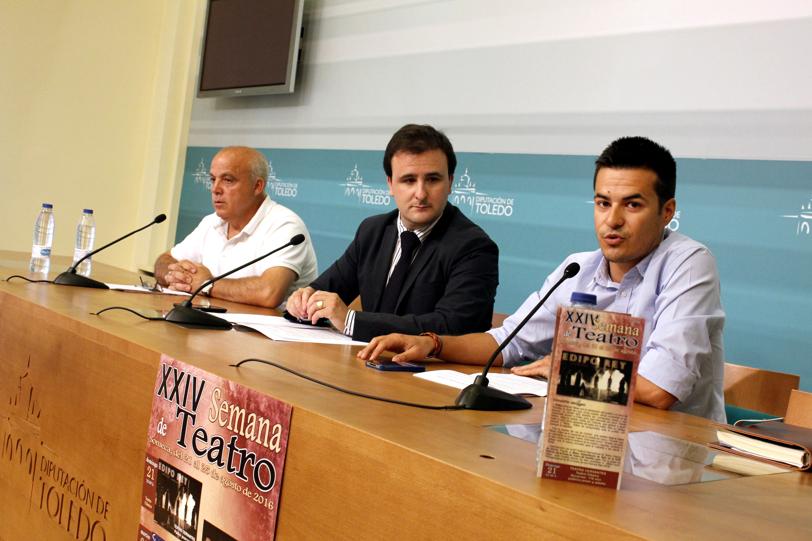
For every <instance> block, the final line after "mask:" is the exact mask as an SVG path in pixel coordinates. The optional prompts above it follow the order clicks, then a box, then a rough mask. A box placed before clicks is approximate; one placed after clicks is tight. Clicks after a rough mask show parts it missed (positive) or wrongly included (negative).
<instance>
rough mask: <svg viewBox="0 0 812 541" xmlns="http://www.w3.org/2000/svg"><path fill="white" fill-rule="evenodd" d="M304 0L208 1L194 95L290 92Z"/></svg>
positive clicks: (296, 57)
mask: <svg viewBox="0 0 812 541" xmlns="http://www.w3.org/2000/svg"><path fill="white" fill-rule="evenodd" d="M303 5H304V0H209V4H208V13H207V15H206V28H205V34H204V37H203V51H202V54H201V60H200V82H199V85H198V92H197V95H198V96H199V97H213V96H254V95H259V94H290V93H292V92H293V90H294V87H295V82H296V65H297V63H298V60H299V43H300V39H301V33H302V13H303Z"/></svg>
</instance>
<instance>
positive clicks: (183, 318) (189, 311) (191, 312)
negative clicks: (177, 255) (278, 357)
mask: <svg viewBox="0 0 812 541" xmlns="http://www.w3.org/2000/svg"><path fill="white" fill-rule="evenodd" d="M304 240H305V236H304V235H302V234H301V233H299V234H298V235H294V236H293V237H292V238H291V239H290V241H288V242H287V243H285V244H283V245H282V246H280V247H279V248H275V249H273V250H271V251H270V252H268V253H267V254H263V255H261V256H259V257H257V258H256V259H252V260H251V261H249V262H248V263H243V264H242V265H240V266H239V267H237V268H234V269H231V270H230V271H228V272H225V273H223V274H221V275H220V276H215V277H214V278H211V279H209V280H207V281H205V282H203V283H202V284H201V285H200V287H198V288H197V289H196V290H195V291H194V293H192V296H191V297H189V298H188V299H186V300H185V301H183V302H182V303H179V304H176V305H175V307H174V308H173V309H172V310H170V312H169V313H168V314H166V317H164V319H165V320H166V321H168V322H170V323H175V324H177V325H182V326H184V327H191V328H194V329H200V328H202V329H219V330H229V329H231V323H229V322H228V321H226V320H225V319H223V318H220V317H217V316H213V315H211V314H209V313H207V312H204V311H202V310H198V309H197V308H194V307H193V306H192V301H193V300H194V298H195V297H196V296H197V294H198V293H200V292H201V291H203V290H204V289H205V288H206V287H207V286H209V285H211V284H213V283H215V282H216V281H217V280H220V279H222V278H225V277H226V276H230V275H231V274H233V273H235V272H237V271H238V270H241V269H244V268H245V267H247V266H248V265H253V264H254V263H256V262H257V261H260V260H262V259H265V258H266V257H268V256H269V255H271V254H275V253H276V252H278V251H279V250H282V249H284V248H287V247H288V246H296V245H297V244H301V243H303V242H304Z"/></svg>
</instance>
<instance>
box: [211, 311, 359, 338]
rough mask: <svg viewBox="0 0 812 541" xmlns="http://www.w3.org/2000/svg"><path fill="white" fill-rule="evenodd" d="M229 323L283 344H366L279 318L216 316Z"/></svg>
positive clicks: (330, 331) (339, 334)
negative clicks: (250, 329) (252, 330)
mask: <svg viewBox="0 0 812 541" xmlns="http://www.w3.org/2000/svg"><path fill="white" fill-rule="evenodd" d="M217 317H220V318H223V319H225V320H226V321H230V322H231V323H237V324H238V325H243V326H245V327H250V328H252V329H254V330H255V331H259V332H260V333H262V334H264V335H265V336H267V337H268V338H270V339H271V340H280V341H284V342H311V343H314V344H339V345H350V346H365V345H366V344H367V343H366V342H359V341H357V340H353V339H352V338H350V337H349V336H345V335H343V334H341V333H340V332H338V331H336V330H335V329H327V328H324V327H310V326H308V325H301V324H299V323H293V322H292V321H288V320H287V319H285V318H283V317H279V316H265V315H261V314H233V313H225V314H217Z"/></svg>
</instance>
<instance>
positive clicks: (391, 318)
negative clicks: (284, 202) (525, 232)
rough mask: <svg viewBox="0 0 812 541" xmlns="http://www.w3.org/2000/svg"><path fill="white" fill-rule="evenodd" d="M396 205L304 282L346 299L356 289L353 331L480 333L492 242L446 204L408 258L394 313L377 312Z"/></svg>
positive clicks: (494, 266) (495, 258)
mask: <svg viewBox="0 0 812 541" xmlns="http://www.w3.org/2000/svg"><path fill="white" fill-rule="evenodd" d="M397 217H398V211H397V210H394V211H392V212H389V213H387V214H380V215H378V216H372V217H370V218H367V219H366V220H364V221H363V222H361V225H360V226H359V227H358V231H357V232H356V233H355V238H354V239H353V241H352V243H351V244H350V245H349V247H348V248H347V250H346V251H345V252H344V255H342V256H341V257H340V258H339V259H338V260H336V262H335V263H333V264H332V265H331V266H330V268H329V269H327V270H326V271H324V273H322V275H321V276H319V277H318V278H317V279H316V281H314V282H313V283H312V284H311V287H313V288H315V289H319V290H322V291H332V292H334V293H337V294H338V296H339V297H341V300H342V301H344V303H346V304H349V303H350V302H352V301H353V300H354V299H355V298H356V297H357V296H358V295H359V294H360V295H361V304H362V305H363V308H364V311H363V312H361V311H359V312H357V313H356V314H355V327H354V328H353V338H354V339H356V340H371V339H372V338H373V337H375V336H379V335H382V334H387V333H391V332H399V333H405V334H419V333H421V332H425V331H432V332H436V333H438V334H465V333H469V332H482V331H486V330H488V329H489V328H490V327H491V317H492V316H493V302H494V298H495V297H496V286H497V285H498V284H499V249H498V248H497V247H496V244H495V243H494V242H493V241H492V240H491V239H490V237H488V235H487V234H486V233H485V232H484V231H483V230H482V229H480V228H479V226H477V225H476V224H474V223H473V222H472V221H471V220H469V219H468V218H466V217H465V216H464V215H463V214H462V212H460V210H459V209H458V208H457V207H455V206H453V205H451V204H447V205H446V207H445V210H444V211H443V216H442V218H440V221H439V222H437V224H436V225H435V226H434V228H433V229H432V230H431V233H429V235H428V236H427V237H426V238H425V239H424V240H423V244H422V246H421V247H420V250H419V251H418V252H417V255H416V256H415V258H414V261H413V262H412V266H411V268H410V269H409V274H408V275H407V277H406V282H405V283H404V287H403V290H402V291H401V293H400V297H399V298H398V302H397V306H396V308H395V313H394V314H388V313H380V312H378V311H377V310H378V307H379V306H380V302H381V297H382V296H383V290H384V287H385V286H386V279H387V276H388V274H389V267H390V266H391V263H392V254H393V253H394V250H395V241H396V240H397V223H396V221H397Z"/></svg>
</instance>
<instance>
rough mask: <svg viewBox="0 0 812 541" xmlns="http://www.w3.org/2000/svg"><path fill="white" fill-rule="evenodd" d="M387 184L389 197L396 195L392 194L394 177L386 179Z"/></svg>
mask: <svg viewBox="0 0 812 541" xmlns="http://www.w3.org/2000/svg"><path fill="white" fill-rule="evenodd" d="M386 183H387V184H388V185H389V195H395V194H393V193H392V177H386Z"/></svg>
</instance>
